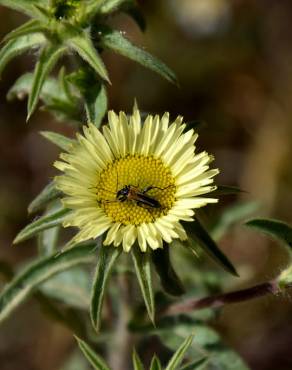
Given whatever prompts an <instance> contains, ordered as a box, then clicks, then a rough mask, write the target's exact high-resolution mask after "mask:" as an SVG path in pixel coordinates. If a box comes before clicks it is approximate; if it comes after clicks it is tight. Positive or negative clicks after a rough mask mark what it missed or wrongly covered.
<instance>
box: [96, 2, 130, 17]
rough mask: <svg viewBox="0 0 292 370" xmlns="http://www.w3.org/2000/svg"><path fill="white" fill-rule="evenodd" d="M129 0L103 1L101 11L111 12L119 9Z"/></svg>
mask: <svg viewBox="0 0 292 370" xmlns="http://www.w3.org/2000/svg"><path fill="white" fill-rule="evenodd" d="M128 2H129V0H106V1H103V2H102V5H101V6H100V10H99V13H101V14H109V13H112V12H114V11H116V10H118V9H119V8H120V7H121V6H122V5H123V4H124V3H128Z"/></svg>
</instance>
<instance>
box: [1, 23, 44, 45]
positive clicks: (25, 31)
mask: <svg viewBox="0 0 292 370" xmlns="http://www.w3.org/2000/svg"><path fill="white" fill-rule="evenodd" d="M44 29H45V28H44V26H43V25H42V24H41V22H40V21H38V20H37V19H32V20H29V21H28V22H26V23H24V24H23V25H21V26H20V27H18V28H16V29H14V30H13V31H11V32H9V33H8V35H6V36H5V37H4V40H3V41H8V40H12V39H15V38H17V37H21V36H25V35H29V34H32V33H38V32H40V33H41V32H42V31H44Z"/></svg>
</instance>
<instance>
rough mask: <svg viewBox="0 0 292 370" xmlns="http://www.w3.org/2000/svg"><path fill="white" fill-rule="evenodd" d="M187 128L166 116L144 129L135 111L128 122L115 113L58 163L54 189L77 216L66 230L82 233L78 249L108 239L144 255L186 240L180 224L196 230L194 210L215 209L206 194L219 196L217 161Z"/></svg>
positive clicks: (151, 120) (89, 128)
mask: <svg viewBox="0 0 292 370" xmlns="http://www.w3.org/2000/svg"><path fill="white" fill-rule="evenodd" d="M185 128H186V124H184V123H183V122H182V117H177V118H176V119H175V120H174V121H172V122H171V121H170V120H169V115H168V113H165V114H164V115H163V116H162V117H159V116H151V115H148V116H147V118H146V119H145V122H144V123H142V122H141V116H140V112H139V110H138V108H137V107H134V110H133V114H132V115H131V116H130V117H127V116H126V114H125V113H124V112H120V114H119V115H116V114H115V113H114V112H112V111H110V112H109V114H108V124H105V125H103V127H102V129H101V131H100V130H99V129H97V128H96V127H95V126H94V125H92V124H89V125H88V126H84V127H83V135H81V134H78V135H77V140H76V142H75V143H74V145H73V146H72V148H71V149H70V150H69V151H68V153H63V154H61V156H60V159H61V160H60V161H57V162H56V163H55V166H56V167H57V168H58V169H59V170H61V171H62V172H63V174H62V175H60V176H57V177H56V179H55V182H56V187H57V188H58V189H60V190H61V191H62V192H63V193H64V198H63V199H62V202H63V204H64V206H65V207H66V208H69V209H71V210H72V212H71V213H70V214H68V216H67V217H66V220H64V223H63V225H64V226H65V227H67V226H74V227H77V228H78V229H79V232H78V233H77V234H76V235H75V236H74V238H73V239H72V241H71V243H72V244H73V243H78V242H81V241H84V240H88V239H91V238H94V239H95V238H97V237H98V236H100V235H102V234H105V238H104V241H103V244H104V245H113V246H115V247H118V246H119V245H122V247H123V250H124V251H125V252H129V251H130V249H131V248H132V246H134V244H135V242H137V243H138V245H139V247H140V249H141V251H144V252H145V251H147V249H148V248H151V249H157V248H162V247H163V242H164V241H165V242H166V243H171V241H172V240H174V239H181V240H186V238H187V235H186V231H185V230H184V228H183V226H182V225H181V223H180V221H185V222H192V221H193V216H194V213H195V209H197V208H200V207H203V206H205V205H207V204H209V203H216V202H217V199H216V198H213V197H212V196H211V197H210V196H206V194H208V193H210V192H212V191H213V190H214V189H216V186H214V184H213V181H214V180H213V177H214V176H215V175H217V173H218V172H219V171H218V170H217V169H210V167H209V164H210V163H211V162H212V160H213V156H211V155H209V154H208V153H207V152H199V153H197V152H196V147H195V141H196V140H197V137H198V135H197V134H196V133H195V132H194V130H187V131H185ZM136 185H137V186H136Z"/></svg>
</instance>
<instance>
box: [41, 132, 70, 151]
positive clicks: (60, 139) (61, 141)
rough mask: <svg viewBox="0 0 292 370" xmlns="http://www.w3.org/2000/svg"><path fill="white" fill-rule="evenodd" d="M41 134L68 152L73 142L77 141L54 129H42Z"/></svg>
mask: <svg viewBox="0 0 292 370" xmlns="http://www.w3.org/2000/svg"><path fill="white" fill-rule="evenodd" d="M41 135H42V136H43V137H45V138H46V139H47V140H49V141H50V142H51V143H53V144H55V145H57V146H58V147H59V148H61V149H63V150H65V151H66V152H68V151H69V150H70V149H71V148H72V144H74V143H75V140H73V139H70V138H68V137H67V136H64V135H61V134H58V133H56V132H52V131H41Z"/></svg>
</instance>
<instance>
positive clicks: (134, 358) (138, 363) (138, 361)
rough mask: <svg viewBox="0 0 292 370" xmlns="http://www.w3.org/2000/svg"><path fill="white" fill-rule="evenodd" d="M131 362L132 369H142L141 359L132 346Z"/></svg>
mask: <svg viewBox="0 0 292 370" xmlns="http://www.w3.org/2000/svg"><path fill="white" fill-rule="evenodd" d="M132 362H133V367H134V370H144V366H143V364H142V361H141V359H140V357H139V355H138V353H137V351H136V349H135V348H134V351H133V354H132Z"/></svg>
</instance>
